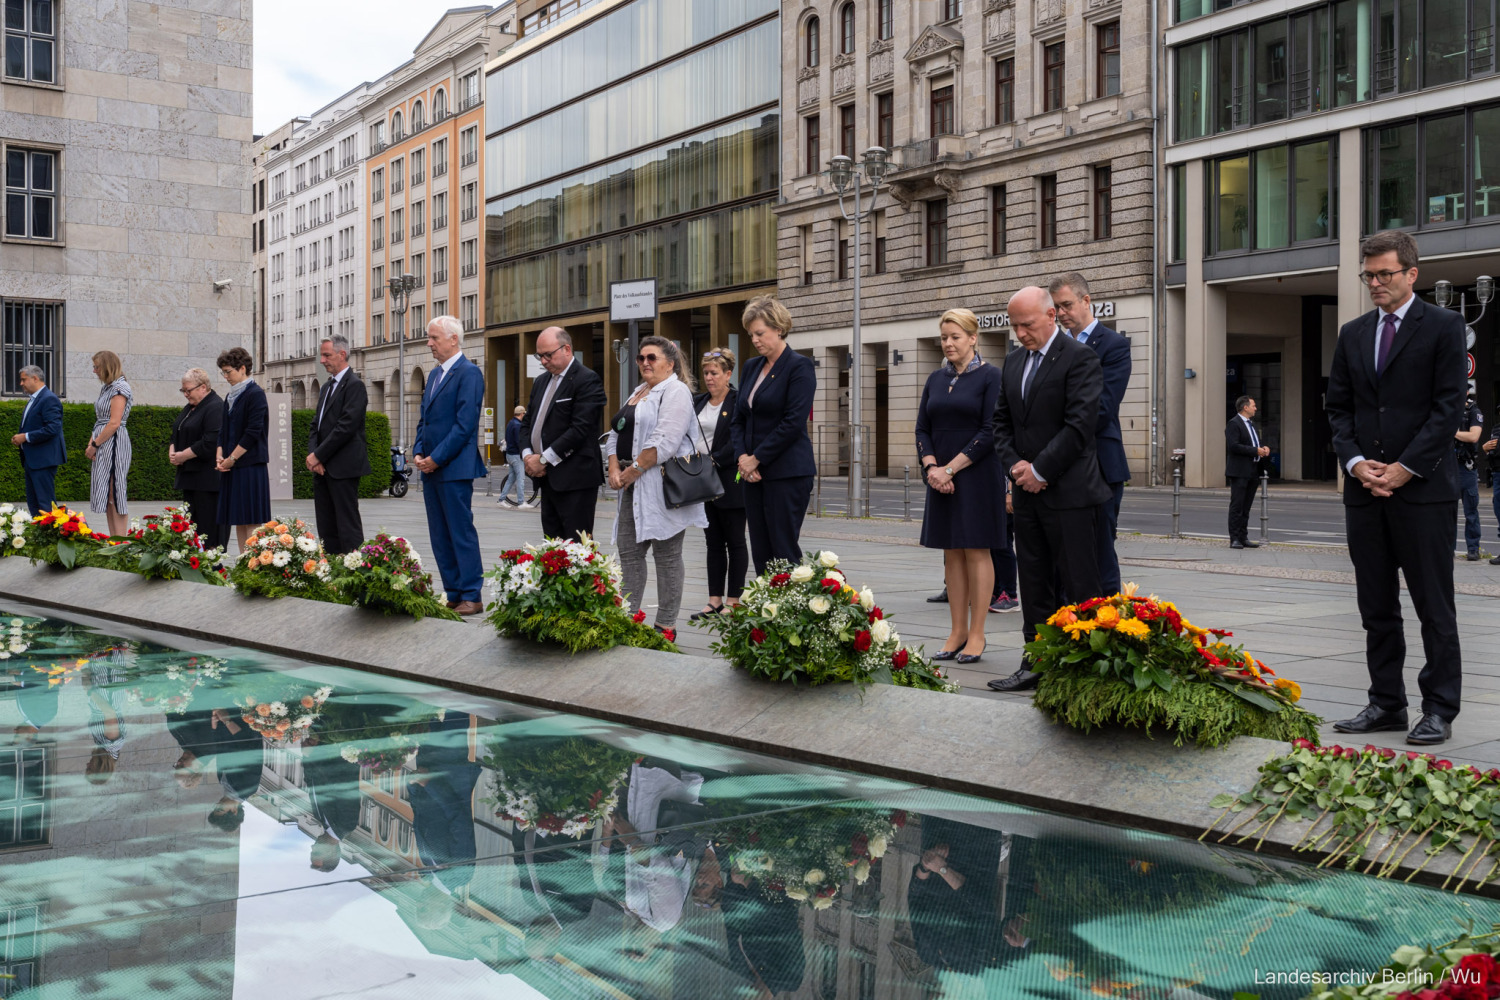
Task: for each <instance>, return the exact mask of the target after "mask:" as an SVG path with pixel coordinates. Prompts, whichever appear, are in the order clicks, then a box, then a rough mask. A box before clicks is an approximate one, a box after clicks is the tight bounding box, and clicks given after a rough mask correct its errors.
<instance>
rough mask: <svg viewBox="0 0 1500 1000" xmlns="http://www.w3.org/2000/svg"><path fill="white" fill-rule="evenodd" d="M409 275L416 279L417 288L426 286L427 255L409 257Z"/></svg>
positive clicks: (418, 254)
mask: <svg viewBox="0 0 1500 1000" xmlns="http://www.w3.org/2000/svg"><path fill="white" fill-rule="evenodd" d="M411 273H412V275H413V276H414V277H415V278H416V279H417V287H418V288H421V287H422V286H423V285H425V284H427V255H426V254H424V253H414V254H412V255H411Z"/></svg>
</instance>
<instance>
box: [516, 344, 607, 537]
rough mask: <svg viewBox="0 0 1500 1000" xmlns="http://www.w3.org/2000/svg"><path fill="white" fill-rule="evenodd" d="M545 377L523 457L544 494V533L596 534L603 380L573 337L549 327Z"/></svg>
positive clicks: (525, 429)
mask: <svg viewBox="0 0 1500 1000" xmlns="http://www.w3.org/2000/svg"><path fill="white" fill-rule="evenodd" d="M536 359H537V360H538V361H540V362H541V363H542V367H543V368H545V369H546V373H545V374H543V375H542V376H541V377H540V378H538V379H537V380H536V381H535V382H534V383H532V386H531V405H530V406H528V407H527V408H526V419H525V420H523V421H522V422H521V457H522V460H523V461H524V462H525V463H526V474H527V475H528V476H530V477H531V478H532V480H533V481H534V482H535V483H536V484H537V489H538V490H540V491H541V494H542V534H543V535H545V536H546V537H548V538H564V539H566V538H572V537H573V536H574V535H579V534H585V533H587V534H590V535H592V534H593V533H594V504H595V501H596V500H597V496H598V492H599V484H600V483H602V482H604V464H603V462H602V461H601V460H600V458H599V447H598V444H597V443H596V442H597V441H598V438H599V429H600V427H601V426H602V424H603V418H604V404H605V395H604V380H603V379H601V378H600V377H599V375H598V373H597V372H595V371H594V370H593V369H591V368H589V367H588V366H586V365H585V364H584V363H583V362H582V361H579V360H578V359H577V358H576V357H574V356H573V338H572V336H570V335H569V333H568V331H567V330H564V329H563V328H562V327H560V326H549V327H548V328H547V329H545V330H543V331H542V332H541V334H540V335H538V337H537V338H536Z"/></svg>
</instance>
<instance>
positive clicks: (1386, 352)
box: [1375, 313, 1396, 376]
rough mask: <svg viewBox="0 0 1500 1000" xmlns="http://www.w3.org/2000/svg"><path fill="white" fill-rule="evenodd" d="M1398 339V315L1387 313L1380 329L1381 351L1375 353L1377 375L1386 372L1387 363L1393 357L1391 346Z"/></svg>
mask: <svg viewBox="0 0 1500 1000" xmlns="http://www.w3.org/2000/svg"><path fill="white" fill-rule="evenodd" d="M1395 339H1396V314H1395V313H1386V314H1385V320H1384V323H1383V324H1382V326H1381V328H1380V349H1379V350H1377V351H1376V352H1375V374H1376V375H1377V376H1378V375H1380V374H1382V373H1383V372H1384V371H1385V363H1386V361H1387V360H1388V359H1389V358H1390V356H1391V344H1392V343H1393V342H1394V341H1395Z"/></svg>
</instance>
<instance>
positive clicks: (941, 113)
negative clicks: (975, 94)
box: [928, 83, 953, 136]
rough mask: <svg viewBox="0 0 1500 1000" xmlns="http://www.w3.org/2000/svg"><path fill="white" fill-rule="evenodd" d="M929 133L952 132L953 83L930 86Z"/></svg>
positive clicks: (933, 134)
mask: <svg viewBox="0 0 1500 1000" xmlns="http://www.w3.org/2000/svg"><path fill="white" fill-rule="evenodd" d="M929 125H930V129H931V130H930V131H929V132H928V134H929V135H932V136H939V135H952V134H953V84H951V83H950V84H948V85H947V86H946V87H933V88H932V111H931V118H930V121H929Z"/></svg>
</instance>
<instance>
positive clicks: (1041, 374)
mask: <svg viewBox="0 0 1500 1000" xmlns="http://www.w3.org/2000/svg"><path fill="white" fill-rule="evenodd" d="M1066 336H1067V334H1066V333H1061V332H1059V333H1058V335H1057V336H1056V337H1055V338H1053V341H1052V349H1051V350H1050V351H1048V352H1047V353H1046V354H1043V355H1042V361H1041V363H1040V364H1039V365H1037V369H1036V375H1035V377H1033V378H1032V380H1031V388H1030V389H1029V390H1027V392H1026V398H1025V400H1023V403H1024V405H1025V408H1026V412H1027V413H1028V414H1029V413H1030V412H1031V401H1032V400H1033V399H1036V394H1037V392H1038V391H1039V390H1040V389H1041V388H1042V383H1043V382H1044V381H1046V379H1047V376H1048V374H1049V373H1051V371H1052V369H1054V368H1056V367H1057V364H1058V362H1059V360H1061V358H1062V353H1063V350H1064V347H1063V344H1062V338H1063V337H1066ZM1024 368H1025V366H1024V365H1023V366H1022V369H1023V371H1024ZM1021 377H1022V379H1023V380H1024V379H1025V377H1026V376H1025V375H1024V374H1023V375H1022V376H1021Z"/></svg>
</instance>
